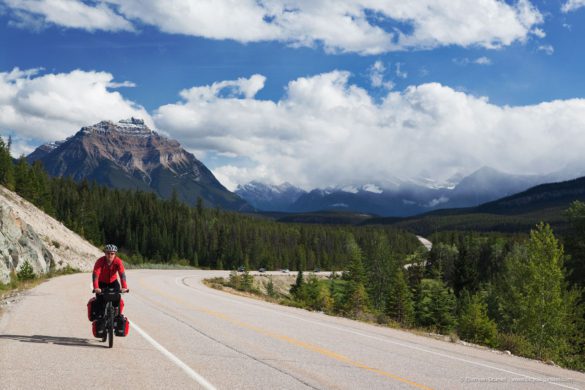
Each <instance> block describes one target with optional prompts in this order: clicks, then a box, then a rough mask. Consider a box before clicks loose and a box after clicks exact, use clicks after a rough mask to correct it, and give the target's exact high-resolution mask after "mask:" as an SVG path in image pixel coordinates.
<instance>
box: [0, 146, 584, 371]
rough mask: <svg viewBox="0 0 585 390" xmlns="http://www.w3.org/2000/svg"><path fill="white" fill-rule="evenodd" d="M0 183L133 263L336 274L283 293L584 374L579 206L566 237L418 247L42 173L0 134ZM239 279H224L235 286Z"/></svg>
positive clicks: (445, 237)
mask: <svg viewBox="0 0 585 390" xmlns="http://www.w3.org/2000/svg"><path fill="white" fill-rule="evenodd" d="M0 184H2V185H3V186H5V187H7V188H9V189H11V190H14V191H16V192H17V193H19V194H20V195H21V196H23V197H24V198H26V199H28V200H29V201H31V202H32V203H34V204H35V205H37V206H38V207H39V208H41V209H42V210H44V211H45V212H46V213H48V214H50V215H52V216H54V217H55V218H57V219H58V220H60V221H62V222H63V223H64V224H65V225H66V226H68V227H69V228H70V229H72V230H74V231H76V232H78V233H79V234H81V235H82V236H83V237H85V238H87V239H88V240H90V241H91V242H93V243H94V244H96V245H97V246H102V245H103V244H104V243H105V242H112V243H116V244H117V245H118V246H119V247H120V248H121V251H122V253H123V255H124V257H125V259H126V260H127V261H128V262H130V263H135V264H138V263H142V262H157V263H165V262H169V263H176V264H183V265H192V266H196V267H202V268H214V269H228V270H233V269H235V268H237V267H239V266H241V265H245V266H246V267H247V268H248V269H250V268H259V267H263V268H266V269H279V268H290V269H292V270H299V271H308V270H313V269H315V268H322V269H324V270H330V271H338V272H336V273H335V275H337V276H336V277H335V276H334V277H332V278H329V279H328V280H320V279H317V278H316V277H314V276H311V275H310V274H309V273H308V272H299V273H298V277H297V282H296V283H295V285H294V286H293V288H292V289H291V292H290V300H291V301H292V302H295V304H296V305H298V306H302V307H307V308H310V309H313V310H320V311H324V312H327V313H331V314H335V315H344V316H348V317H351V318H357V319H366V320H370V321H377V322H379V323H383V324H391V325H393V326H400V327H405V328H417V329H424V330H428V331H432V332H437V333H441V334H447V335H451V337H452V338H461V339H463V340H466V341H469V342H473V343H477V344H482V345H487V346H490V347H494V348H499V349H502V350H509V351H511V352H512V353H514V354H519V355H523V356H527V357H533V358H538V359H541V360H544V361H553V362H555V363H556V364H560V365H563V366H566V367H570V368H573V369H579V370H585V320H584V305H583V302H584V298H585V295H584V293H583V291H584V287H585V285H584V283H585V204H583V203H581V202H575V203H573V204H572V205H571V206H570V207H569V208H568V210H567V211H566V213H567V216H568V218H569V221H570V224H571V228H570V229H568V230H567V231H566V232H564V234H563V236H559V237H556V236H555V234H554V232H553V231H552V229H551V228H550V227H549V226H548V225H546V224H544V223H541V224H539V225H537V226H534V227H533V229H532V231H531V232H518V233H516V234H503V233H477V232H436V233H434V234H433V235H431V236H430V237H428V238H429V239H430V240H431V241H432V242H433V247H432V249H431V250H430V251H426V250H425V249H424V248H423V247H422V246H421V245H420V243H419V242H418V240H417V239H416V237H415V236H414V235H413V234H411V233H408V232H405V231H401V230H397V229H394V228H391V227H380V226H368V227H355V226H323V225H301V224H284V223H277V222H274V221H272V220H269V219H265V218H262V217H258V216H252V215H243V214H237V213H233V212H227V211H222V210H219V209H207V208H204V207H203V204H202V202H199V203H198V205H197V207H189V206H187V205H185V204H183V203H181V202H179V201H178V200H177V198H176V197H173V198H172V199H170V200H161V199H159V198H157V197H156V196H155V195H154V194H152V193H145V192H136V191H131V190H112V189H108V188H104V187H100V186H97V185H95V184H92V183H88V182H81V183H77V182H74V181H73V180H71V179H69V178H50V177H48V175H47V174H46V173H45V172H44V171H43V168H42V166H41V165H40V164H39V163H35V164H33V165H32V166H30V165H29V164H28V163H27V162H26V160H25V159H24V158H21V159H19V160H18V161H17V162H16V163H14V162H13V160H12V158H11V157H10V154H9V145H6V144H5V143H4V142H3V141H1V140H0ZM247 277H248V275H243V276H242V278H244V279H245V278H247ZM238 278H240V277H238ZM238 278H235V277H234V278H233V279H234V280H232V282H234V283H236V284H238V285H239V286H240V287H241V286H242V283H241V282H242V281H241V280H239V281H238ZM244 282H245V280H244ZM243 286H244V287H245V288H247V287H246V286H249V283H247V282H245V283H243Z"/></svg>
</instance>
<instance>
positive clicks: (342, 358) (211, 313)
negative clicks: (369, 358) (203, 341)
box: [138, 278, 432, 390]
mask: <svg viewBox="0 0 585 390" xmlns="http://www.w3.org/2000/svg"><path fill="white" fill-rule="evenodd" d="M143 280H144V279H143V278H141V279H140V280H139V282H138V283H139V284H140V285H141V286H142V287H144V288H146V289H147V290H150V291H152V292H155V293H157V294H159V295H161V296H163V297H165V298H168V299H169V300H171V301H173V302H175V303H177V304H179V305H182V306H186V307H188V308H191V309H193V310H196V311H198V312H201V313H205V314H207V315H209V316H211V317H215V318H219V319H221V320H224V321H226V322H229V323H231V324H233V325H236V326H239V327H241V328H246V329H249V330H252V331H254V332H257V333H260V334H262V335H265V336H268V337H270V338H272V339H276V340H281V341H284V342H286V343H289V344H291V345H295V346H297V347H301V348H303V349H306V350H308V351H312V352H315V353H318V354H320V355H323V356H326V357H329V358H331V359H334V360H337V361H339V362H342V363H346V364H348V365H351V366H353V367H357V368H361V369H363V370H366V371H370V372H373V373H376V374H378V375H381V376H385V377H387V378H391V379H394V380H396V381H399V382H402V383H406V384H409V385H411V386H413V387H417V388H419V389H425V390H432V389H431V388H430V387H428V386H425V385H423V384H420V383H417V382H413V381H411V380H408V379H406V378H402V377H400V376H398V375H394V374H391V373H389V372H386V371H383V370H380V369H377V368H373V367H369V366H367V365H366V364H363V363H360V362H358V361H355V360H352V359H350V358H348V357H347V356H344V355H341V354H339V353H337V352H333V351H330V350H328V349H325V348H322V347H319V346H318V345H314V344H310V343H307V342H304V341H301V340H297V339H295V338H292V337H289V336H286V335H283V334H280V333H275V332H271V331H268V330H266V329H263V328H259V327H257V326H255V325H252V324H248V323H246V322H242V321H240V320H237V319H235V318H232V317H230V316H228V315H226V314H223V313H220V312H217V311H214V310H210V309H206V308H203V307H198V306H195V305H193V304H191V303H190V302H187V301H185V300H183V299H180V298H177V297H175V296H172V295H169V294H167V293H165V292H164V291H161V290H158V289H156V288H154V287H150V286H147V285H146V284H144V283H143Z"/></svg>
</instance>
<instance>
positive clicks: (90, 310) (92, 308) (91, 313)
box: [87, 297, 98, 321]
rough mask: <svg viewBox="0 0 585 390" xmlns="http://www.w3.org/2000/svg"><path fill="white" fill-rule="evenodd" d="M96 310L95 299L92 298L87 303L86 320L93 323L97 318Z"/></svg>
mask: <svg viewBox="0 0 585 390" xmlns="http://www.w3.org/2000/svg"><path fill="white" fill-rule="evenodd" d="M96 309H97V304H96V298H95V297H93V298H91V299H90V300H89V301H88V302H87V319H88V320H90V321H93V320H95V319H96V318H97V317H98V315H97V312H96Z"/></svg>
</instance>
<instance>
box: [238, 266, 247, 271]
mask: <svg viewBox="0 0 585 390" xmlns="http://www.w3.org/2000/svg"><path fill="white" fill-rule="evenodd" d="M245 270H246V268H244V266H239V267H238V272H244V271H245Z"/></svg>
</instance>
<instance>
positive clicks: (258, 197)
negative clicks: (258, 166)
mask: <svg viewBox="0 0 585 390" xmlns="http://www.w3.org/2000/svg"><path fill="white" fill-rule="evenodd" d="M235 193H236V194H238V195H239V196H240V197H241V198H242V199H244V200H246V201H247V202H248V203H250V204H251V205H252V206H254V207H255V208H257V209H259V210H264V211H283V210H288V207H289V206H290V205H291V204H293V203H294V202H296V201H297V199H298V198H300V197H301V196H302V195H303V194H305V193H306V191H304V190H303V189H301V188H298V187H295V186H293V185H292V184H290V183H282V184H280V185H269V184H263V183H260V182H258V181H252V182H250V183H248V184H244V185H238V187H237V188H236V191H235Z"/></svg>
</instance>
